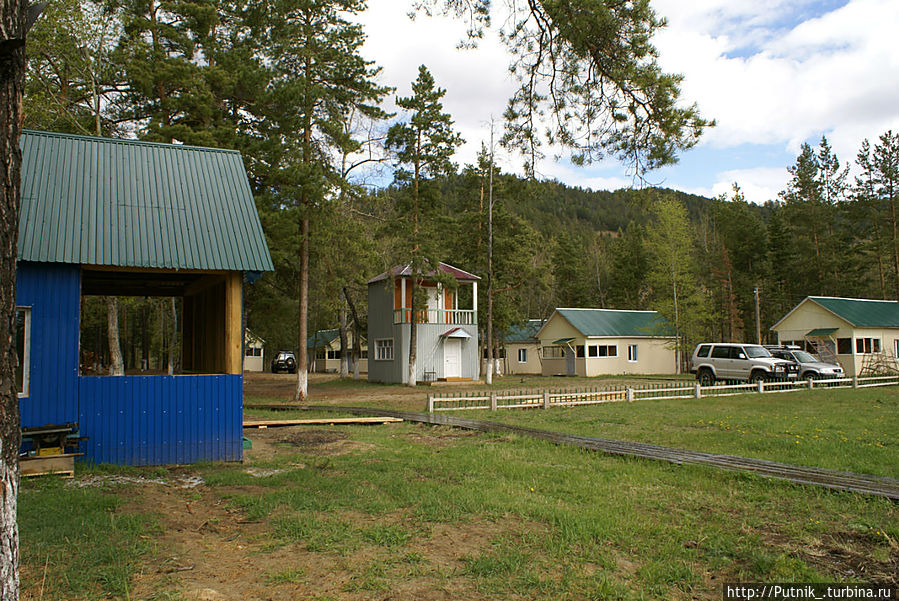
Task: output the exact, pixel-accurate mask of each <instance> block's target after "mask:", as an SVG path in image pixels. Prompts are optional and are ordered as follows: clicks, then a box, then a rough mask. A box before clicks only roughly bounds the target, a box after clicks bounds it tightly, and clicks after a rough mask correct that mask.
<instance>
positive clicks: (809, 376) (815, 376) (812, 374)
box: [802, 371, 821, 380]
mask: <svg viewBox="0 0 899 601" xmlns="http://www.w3.org/2000/svg"><path fill="white" fill-rule="evenodd" d="M802 379H803V380H820V379H821V374H819V373H818V372H816V371H807V372H805V373H804V374H802Z"/></svg>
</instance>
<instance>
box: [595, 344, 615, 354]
mask: <svg viewBox="0 0 899 601" xmlns="http://www.w3.org/2000/svg"><path fill="white" fill-rule="evenodd" d="M590 356H591V357H617V356H618V345H616V344H600V345H599V346H591V347H590Z"/></svg>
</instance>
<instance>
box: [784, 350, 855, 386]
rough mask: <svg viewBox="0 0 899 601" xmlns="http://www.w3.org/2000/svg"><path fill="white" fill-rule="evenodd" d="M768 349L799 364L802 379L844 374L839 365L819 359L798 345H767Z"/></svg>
mask: <svg viewBox="0 0 899 601" xmlns="http://www.w3.org/2000/svg"><path fill="white" fill-rule="evenodd" d="M768 350H769V351H771V354H772V355H774V356H775V357H778V358H779V359H786V360H787V361H792V362H793V363H796V364H797V365H798V366H799V377H800V378H801V379H803V380H809V379H812V380H818V379H823V380H830V379H832V378H842V377H844V376H845V374H844V373H843V368H842V367H840V366H839V365H836V364H833V363H827V362H825V361H821V360H820V359H818V358H817V357H815V356H814V355H813V354H811V353H807V352H805V351H804V350H802V349H800V348H799V347H795V348H794V347H768Z"/></svg>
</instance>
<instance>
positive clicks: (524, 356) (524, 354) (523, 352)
mask: <svg viewBox="0 0 899 601" xmlns="http://www.w3.org/2000/svg"><path fill="white" fill-rule="evenodd" d="M897 348H899V347H897ZM518 362H519V363H527V362H528V349H526V348H520V349H518Z"/></svg>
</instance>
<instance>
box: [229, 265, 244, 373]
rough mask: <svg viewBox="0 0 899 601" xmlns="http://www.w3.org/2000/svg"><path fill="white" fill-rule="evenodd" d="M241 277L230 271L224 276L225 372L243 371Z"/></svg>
mask: <svg viewBox="0 0 899 601" xmlns="http://www.w3.org/2000/svg"><path fill="white" fill-rule="evenodd" d="M242 322H243V278H242V277H241V274H240V273H239V272H231V273H229V274H228V275H227V276H226V278H225V373H227V374H240V373H243V352H242V351H243V327H242V325H243V324H242Z"/></svg>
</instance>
